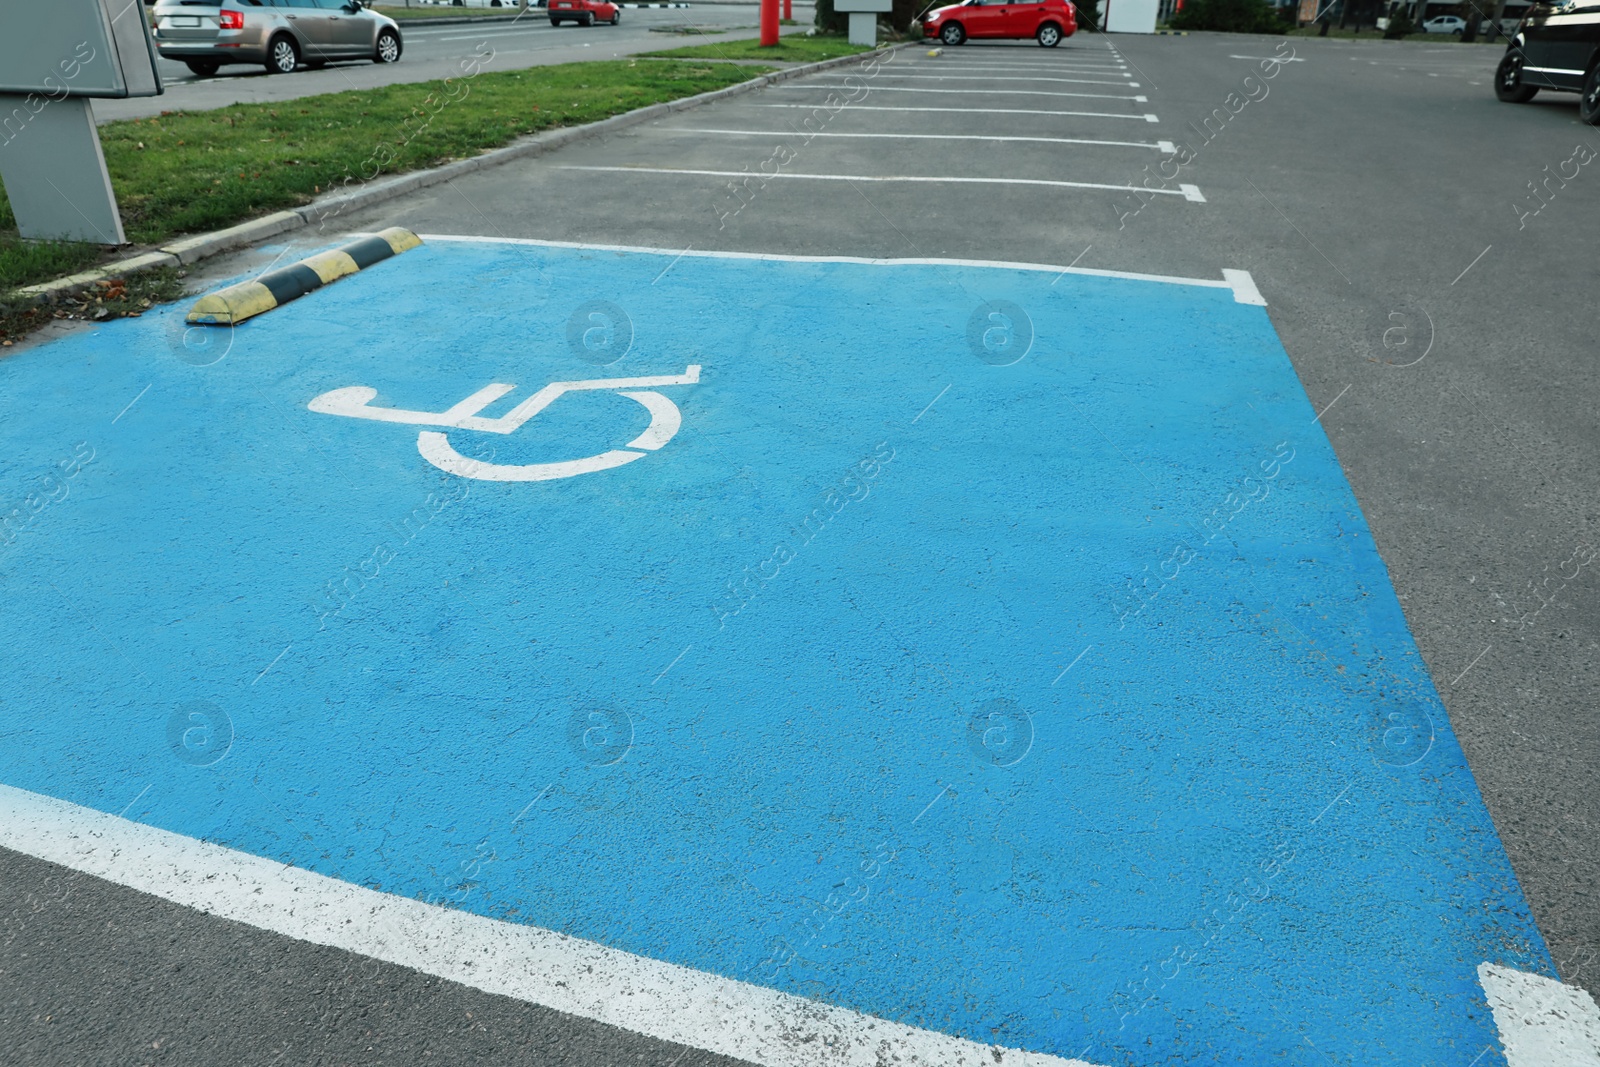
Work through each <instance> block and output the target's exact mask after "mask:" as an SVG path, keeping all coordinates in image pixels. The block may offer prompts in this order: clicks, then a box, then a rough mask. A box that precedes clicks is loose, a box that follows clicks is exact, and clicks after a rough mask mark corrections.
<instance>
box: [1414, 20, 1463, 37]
mask: <svg viewBox="0 0 1600 1067" xmlns="http://www.w3.org/2000/svg"><path fill="white" fill-rule="evenodd" d="M1466 28H1467V20H1466V19H1464V18H1460V17H1459V16H1456V15H1440V16H1439V17H1438V18H1432V19H1429V20H1428V21H1427V22H1424V23H1423V24H1422V32H1423V33H1453V34H1455V35H1456V36H1457V37H1460V36H1461V34H1462V33H1463V32H1465V31H1466Z"/></svg>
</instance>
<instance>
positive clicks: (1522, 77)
mask: <svg viewBox="0 0 1600 1067" xmlns="http://www.w3.org/2000/svg"><path fill="white" fill-rule="evenodd" d="M1540 89H1554V90H1556V91H1557V92H1563V93H1577V94H1578V117H1579V118H1580V119H1582V120H1583V121H1584V122H1587V123H1588V124H1589V125H1591V126H1600V8H1597V6H1596V5H1595V4H1594V3H1593V2H1592V0H1583V2H1572V0H1567V2H1565V3H1544V4H1537V5H1535V6H1534V7H1533V8H1532V9H1531V10H1529V12H1528V14H1527V16H1526V17H1525V18H1524V19H1523V20H1522V24H1521V26H1520V27H1519V28H1518V30H1517V34H1516V36H1514V37H1512V38H1511V43H1510V44H1509V45H1507V46H1506V54H1505V55H1504V56H1503V57H1501V60H1500V66H1499V67H1498V68H1497V69H1496V70H1495V72H1494V94H1495V95H1496V96H1498V97H1499V98H1500V99H1501V100H1504V101H1505V102H1506V103H1508V104H1525V103H1527V102H1528V101H1529V100H1532V99H1533V98H1534V95H1535V94H1536V93H1538V91H1539V90H1540Z"/></svg>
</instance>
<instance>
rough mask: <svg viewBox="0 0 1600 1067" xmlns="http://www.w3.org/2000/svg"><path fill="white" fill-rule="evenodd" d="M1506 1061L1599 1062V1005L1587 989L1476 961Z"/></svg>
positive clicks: (1529, 1065)
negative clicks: (1498, 1031) (1498, 1030)
mask: <svg viewBox="0 0 1600 1067" xmlns="http://www.w3.org/2000/svg"><path fill="white" fill-rule="evenodd" d="M1478 982H1479V983H1480V984H1481V985H1482V986H1483V993H1484V996H1485V998H1487V999H1488V1001H1489V1010H1490V1011H1492V1012H1493V1013H1494V1021H1495V1025H1496V1026H1498V1027H1499V1029H1500V1044H1501V1045H1502V1046H1503V1047H1504V1049H1505V1055H1506V1067H1595V1065H1596V1064H1600V1008H1597V1007H1596V1006H1595V1002H1594V998H1593V997H1591V996H1590V995H1589V993H1588V991H1587V990H1584V989H1581V988H1579V987H1577V986H1569V985H1564V984H1562V983H1561V982H1558V981H1556V980H1554V979H1552V978H1545V977H1543V976H1542V975H1537V974H1529V973H1527V972H1525V971H1519V970H1516V969H1514V968H1511V967H1498V966H1496V965H1494V964H1492V963H1482V964H1479V965H1478Z"/></svg>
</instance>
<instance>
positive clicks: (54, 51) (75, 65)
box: [0, 0, 163, 100]
mask: <svg viewBox="0 0 1600 1067" xmlns="http://www.w3.org/2000/svg"><path fill="white" fill-rule="evenodd" d="M162 91H163V89H162V85H161V75H160V73H159V71H158V70H157V69H156V51H155V45H154V43H153V42H152V41H151V39H150V26H149V23H148V22H147V21H146V15H145V6H144V4H143V3H142V2H141V0H0V93H14V94H17V95H27V94H38V95H39V96H44V97H47V98H49V99H52V100H59V99H61V98H62V97H64V96H104V97H125V96H159V95H160V94H161V92H162Z"/></svg>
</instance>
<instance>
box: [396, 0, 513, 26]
mask: <svg viewBox="0 0 1600 1067" xmlns="http://www.w3.org/2000/svg"><path fill="white" fill-rule="evenodd" d="M505 5H506V6H505V7H450V6H448V5H446V6H443V7H401V6H399V5H398V4H374V5H373V6H372V10H374V11H376V12H377V13H378V14H380V15H388V16H389V17H390V18H392V19H394V20H395V21H396V22H401V21H404V20H405V19H437V18H462V17H463V16H465V17H467V18H482V17H484V16H486V15H515V14H516V13H517V0H505ZM539 12H540V9H539V8H536V7H534V6H533V5H532V4H529V5H528V15H527V17H528V18H532V17H533V16H534V15H536V14H538V13H539Z"/></svg>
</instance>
